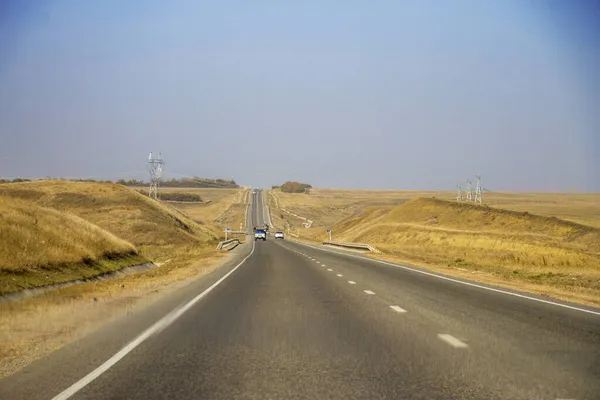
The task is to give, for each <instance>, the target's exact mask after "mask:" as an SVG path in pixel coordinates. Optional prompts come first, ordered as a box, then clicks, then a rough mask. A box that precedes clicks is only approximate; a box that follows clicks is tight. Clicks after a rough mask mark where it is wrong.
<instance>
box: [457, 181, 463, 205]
mask: <svg viewBox="0 0 600 400" xmlns="http://www.w3.org/2000/svg"><path fill="white" fill-rule="evenodd" d="M456 188H457V189H458V192H457V193H456V200H457V201H461V200H462V185H461V184H460V183H459V184H458V185H456Z"/></svg>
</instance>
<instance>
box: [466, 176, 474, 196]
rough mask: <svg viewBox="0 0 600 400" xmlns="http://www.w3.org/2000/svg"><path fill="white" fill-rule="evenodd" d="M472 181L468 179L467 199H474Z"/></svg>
mask: <svg viewBox="0 0 600 400" xmlns="http://www.w3.org/2000/svg"><path fill="white" fill-rule="evenodd" d="M471 183H472V182H471V181H470V180H468V181H467V201H473V190H472V189H471Z"/></svg>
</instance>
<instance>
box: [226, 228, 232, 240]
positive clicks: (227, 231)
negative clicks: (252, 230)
mask: <svg viewBox="0 0 600 400" xmlns="http://www.w3.org/2000/svg"><path fill="white" fill-rule="evenodd" d="M230 230H231V229H229V228H227V229H225V240H227V234H228V233H229V231H230Z"/></svg>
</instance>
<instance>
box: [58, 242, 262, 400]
mask: <svg viewBox="0 0 600 400" xmlns="http://www.w3.org/2000/svg"><path fill="white" fill-rule="evenodd" d="M254 246H255V244H254V242H253V244H252V251H251V252H250V254H248V255H247V256H246V257H245V258H244V259H243V260H242V261H241V262H240V263H239V264H238V265H236V266H235V267H234V268H233V269H232V270H231V271H229V272H228V273H226V274H225V275H223V277H221V279H219V280H218V281H216V282H215V283H213V284H212V285H211V286H210V287H208V289H206V290H204V291H203V292H202V293H200V294H199V295H197V296H196V297H194V298H193V299H192V300H190V301H189V302H187V303H186V304H185V305H183V306H181V307H179V308H177V309H175V310H173V311H171V312H170V313H168V314H167V315H165V316H164V317H162V318H161V319H159V320H158V321H157V322H155V323H154V325H152V326H151V327H150V328H148V329H146V330H145V331H144V332H142V334H140V335H139V336H138V337H136V338H135V339H134V340H133V341H131V342H130V343H129V344H128V345H127V346H125V347H123V348H122V349H121V350H119V351H118V352H117V353H116V354H115V355H113V356H112V357H111V358H109V359H108V360H106V361H105V362H104V363H103V364H102V365H100V366H99V367H97V368H96V369H94V370H93V371H92V372H90V373H89V374H87V375H86V376H84V377H83V378H81V379H80V380H78V381H77V382H75V383H74V384H72V385H71V386H70V387H68V388H67V389H65V390H63V391H62V392H61V393H59V394H57V395H56V396H54V397H53V398H52V400H66V399H68V398H69V397H71V396H73V395H74V394H75V393H77V392H78V391H80V390H81V389H83V388H84V387H86V386H87V385H88V384H89V383H91V382H92V381H94V380H95V379H96V378H98V377H99V376H100V375H102V374H103V373H105V372H106V371H108V370H109V369H110V368H111V367H112V366H113V365H115V364H116V363H118V362H119V361H120V360H121V359H123V358H124V357H125V356H126V355H127V354H129V353H130V352H131V351H132V350H133V349H135V348H136V347H138V346H139V345H140V344H142V343H143V342H144V341H146V340H147V339H148V338H150V337H151V336H152V335H154V334H156V333H159V332H160V331H162V330H163V329H165V328H166V327H168V326H169V325H171V324H172V323H173V322H175V320H177V319H178V318H179V317H181V316H182V315H183V314H184V313H185V312H186V311H187V310H189V309H190V308H192V307H193V306H194V305H195V304H196V303H197V302H198V301H200V300H201V299H202V298H203V297H204V296H206V295H207V294H208V293H209V292H210V291H212V290H213V289H214V288H215V287H217V286H218V285H219V284H220V283H221V282H223V281H224V280H225V279H227V277H229V275H231V274H233V273H234V272H235V271H236V270H237V269H238V268H239V267H240V266H241V265H242V264H243V263H245V262H246V260H247V259H248V258H250V256H251V255H252V254H254Z"/></svg>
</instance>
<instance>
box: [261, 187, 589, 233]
mask: <svg viewBox="0 0 600 400" xmlns="http://www.w3.org/2000/svg"><path fill="white" fill-rule="evenodd" d="M273 197H275V198H276V201H275V202H273ZM417 197H429V198H432V197H435V198H437V199H443V200H449V201H453V200H454V199H455V198H456V192H454V191H415V190H356V189H355V190H351V189H311V191H310V194H309V195H305V194H295V193H283V192H281V191H279V190H271V191H269V192H268V199H269V201H270V203H271V202H272V203H274V204H273V205H278V206H279V207H276V208H285V209H288V210H291V211H293V212H295V213H296V214H298V215H301V216H304V217H307V218H310V219H312V220H313V221H315V225H316V226H327V225H331V224H333V223H335V222H337V221H339V220H341V219H343V218H346V217H349V216H351V215H353V214H354V213H355V212H357V211H359V210H361V209H364V208H365V207H369V206H380V207H385V206H394V205H401V204H403V203H404V202H406V201H408V200H410V199H414V198H417ZM484 200H485V204H487V205H490V206H494V207H497V208H503V209H507V210H515V211H527V212H529V213H530V214H538V215H543V216H549V217H557V218H560V219H564V220H567V221H573V222H577V223H580V224H583V225H590V226H594V227H596V228H600V193H503V192H491V193H484Z"/></svg>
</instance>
